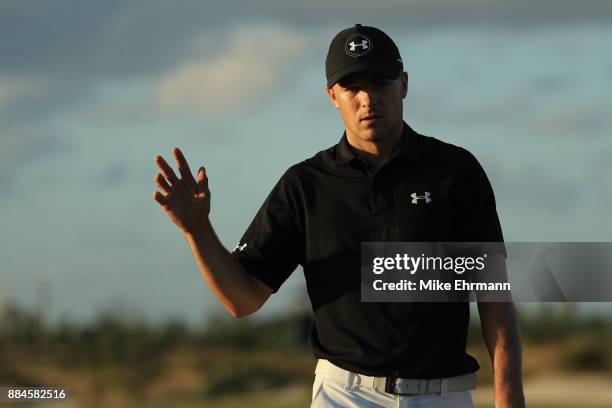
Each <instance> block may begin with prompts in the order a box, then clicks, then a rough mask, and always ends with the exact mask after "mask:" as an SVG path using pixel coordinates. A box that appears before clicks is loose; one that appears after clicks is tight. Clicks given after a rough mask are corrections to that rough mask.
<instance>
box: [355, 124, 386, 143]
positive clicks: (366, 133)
mask: <svg viewBox="0 0 612 408" xmlns="http://www.w3.org/2000/svg"><path fill="white" fill-rule="evenodd" d="M386 133H387V132H385V129H383V128H379V127H372V128H367V129H364V130H363V131H362V132H361V136H362V138H363V139H365V140H369V141H373V142H375V141H377V140H381V139H383V138H384V137H385V134H386Z"/></svg>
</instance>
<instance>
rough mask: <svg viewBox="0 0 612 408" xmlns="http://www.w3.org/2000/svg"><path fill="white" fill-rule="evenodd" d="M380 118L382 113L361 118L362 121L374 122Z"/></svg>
mask: <svg viewBox="0 0 612 408" xmlns="http://www.w3.org/2000/svg"><path fill="white" fill-rule="evenodd" d="M380 118H381V115H378V114H373V115H367V116H364V117H363V118H361V119H360V120H361V122H366V123H372V122H375V121H377V120H379V119H380Z"/></svg>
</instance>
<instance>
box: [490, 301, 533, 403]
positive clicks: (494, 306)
mask: <svg viewBox="0 0 612 408" xmlns="http://www.w3.org/2000/svg"><path fill="white" fill-rule="evenodd" d="M479 309H480V318H481V324H482V331H483V337H484V340H485V343H486V346H487V349H488V351H489V355H490V357H491V362H492V365H493V380H494V385H495V407H496V408H502V407H503V408H506V407H512V408H521V407H524V406H525V398H524V395H523V384H522V355H521V354H522V353H521V340H520V331H519V326H518V321H517V318H516V310H515V308H514V304H512V303H501V302H500V303H497V302H491V303H487V304H486V306H482V307H480V308H479Z"/></svg>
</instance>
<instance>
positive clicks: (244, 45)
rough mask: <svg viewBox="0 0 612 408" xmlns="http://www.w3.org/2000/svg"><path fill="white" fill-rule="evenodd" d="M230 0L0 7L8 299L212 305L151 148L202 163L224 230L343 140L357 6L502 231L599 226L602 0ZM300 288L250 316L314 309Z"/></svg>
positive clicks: (159, 310)
mask: <svg viewBox="0 0 612 408" xmlns="http://www.w3.org/2000/svg"><path fill="white" fill-rule="evenodd" d="M237 4H238V2H233V1H230V2H224V3H223V4H216V3H215V4H214V5H213V4H208V5H206V4H204V3H201V2H195V1H194V2H191V1H182V2H176V3H172V7H171V6H170V5H169V3H167V2H161V1H152V2H147V3H139V2H129V1H128V2H104V3H103V4H98V5H86V4H85V3H82V2H76V1H62V2H48V3H40V2H29V1H19V2H17V1H15V2H3V3H1V4H0V226H1V227H0V239H1V243H2V245H1V246H0V259H1V261H2V262H1V264H0V302H7V301H13V302H18V303H19V304H23V305H26V306H30V307H40V308H43V309H44V310H45V312H46V313H47V315H48V316H49V317H50V318H51V319H53V320H56V319H59V318H60V317H66V318H71V319H77V320H87V319H89V318H91V317H92V316H94V315H95V313H96V312H98V311H100V310H114V311H117V312H119V313H122V314H124V315H126V316H135V317H138V316H144V317H145V318H146V319H148V320H151V321H160V320H163V319H167V318H172V317H178V318H181V319H186V320H188V321H189V322H192V323H195V322H198V321H200V320H203V319H205V318H206V317H207V316H210V315H211V314H213V313H224V311H223V309H222V307H221V306H220V304H219V303H218V302H217V301H216V299H214V298H213V296H212V294H211V292H210V290H209V289H208V287H207V286H206V285H205V284H204V282H203V281H202V280H201V278H200V276H199V272H198V270H197V268H196V266H195V263H194V261H193V259H192V258H191V255H190V251H189V249H188V247H187V244H186V242H185V241H184V240H183V239H182V237H181V235H180V234H179V232H178V231H177V230H176V227H174V225H173V224H172V223H171V222H170V221H169V220H168V219H167V218H166V216H165V215H164V213H163V212H162V210H161V208H159V207H158V206H157V204H156V203H154V202H153V200H152V198H151V196H152V193H153V191H154V189H155V186H154V182H153V177H154V175H155V174H156V172H157V170H156V167H155V165H154V163H153V157H154V156H155V155H156V154H162V155H164V156H165V157H167V158H171V149H172V147H173V146H179V147H181V148H182V149H183V152H184V153H185V155H186V157H187V159H188V161H189V162H190V164H191V167H192V168H197V167H198V166H199V165H205V166H206V167H207V170H208V174H209V178H210V185H211V189H212V192H213V203H212V215H211V218H212V221H213V225H214V226H215V228H216V231H217V233H218V235H219V237H220V238H221V240H222V241H223V243H224V244H225V245H226V246H227V247H233V246H234V244H235V242H236V241H237V240H238V239H239V238H240V236H241V235H242V233H243V232H244V229H245V228H246V227H247V225H248V223H249V222H250V221H251V219H252V217H253V215H254V213H255V211H256V210H257V209H258V208H259V206H260V205H261V203H262V201H263V200H264V199H265V197H266V195H267V193H268V192H269V190H270V188H271V187H272V186H273V185H274V183H275V182H276V181H277V180H278V178H279V177H280V175H281V174H282V173H283V172H284V170H285V169H286V168H287V167H289V166H290V165H292V164H293V163H295V162H298V161H301V160H303V159H304V158H306V157H309V156H311V155H313V154H314V153H316V152H317V151H319V150H321V149H324V148H327V147H329V146H331V145H333V144H334V143H336V142H337V141H338V139H339V138H340V136H341V133H342V130H343V129H342V126H341V121H340V117H339V115H338V113H337V112H336V111H335V110H334V108H333V107H332V105H331V104H330V103H329V102H328V101H327V99H326V98H327V97H326V94H325V91H324V83H325V80H324V59H325V53H326V51H327V47H328V44H329V41H330V40H331V38H332V37H333V35H334V34H335V33H336V32H337V31H339V30H340V29H342V28H345V27H347V26H350V25H352V24H354V23H357V22H359V23H363V24H367V25H370V24H371V25H376V26H378V27H380V28H382V29H383V30H385V31H386V32H387V33H388V34H390V35H391V37H392V38H394V39H395V41H396V42H397V44H398V46H399V48H400V52H401V54H402V57H403V59H404V61H405V68H406V70H407V71H408V74H409V91H408V97H407V98H406V100H405V104H404V110H405V117H406V120H407V122H408V123H410V124H411V126H412V127H413V128H414V129H415V130H417V131H419V132H420V133H424V134H427V135H431V136H435V137H437V138H440V139H442V140H445V141H448V142H451V143H454V144H458V145H461V146H464V147H466V148H468V149H469V150H470V151H472V152H473V153H474V154H475V155H476V157H477V158H478V159H479V160H480V162H481V163H482V165H483V167H484V168H485V169H486V171H487V173H488V175H489V178H490V180H491V182H492V184H493V187H494V190H495V193H496V197H497V205H498V212H499V215H500V219H501V222H502V227H503V229H504V233H505V237H506V240H507V241H611V235H612V234H611V233H610V231H612V217H610V216H609V209H610V208H611V207H612V177H611V176H610V174H612V139H611V136H612V135H611V134H610V133H611V130H612V115H610V105H611V104H610V102H612V100H611V96H610V94H611V93H610V91H611V89H610V88H611V85H610V84H611V83H612V55H611V54H610V53H609V52H607V51H608V50H609V49H610V46H611V45H612V44H611V43H612V26H611V25H610V20H611V19H612V5H610V4H609V3H608V2H604V1H596V0H588V1H585V2H580V3H578V2H569V1H536V2H529V3H528V2H516V1H510V0H498V1H496V2H483V1H479V0H460V1H450V0H448V1H444V0H440V1H436V2H431V1H429V2H426V1H411V2H399V1H392V2H380V3H377V4H376V7H374V6H372V5H370V3H368V2H361V1H358V2H319V1H315V2H312V3H308V7H307V6H305V5H304V6H298V3H297V2H296V3H294V4H292V3H289V2H280V1H273V0H268V1H264V2H259V3H258V7H257V8H254V6H251V5H248V4H241V7H237ZM303 284H304V282H303V275H302V274H301V273H300V271H299V270H298V271H296V272H295V273H294V274H293V276H292V277H291V278H290V280H289V281H287V282H286V283H285V285H284V286H283V288H282V289H281V291H280V292H279V294H277V295H275V296H273V297H272V298H271V300H270V301H269V302H268V303H267V304H266V305H265V307H264V309H263V311H262V313H261V314H262V315H264V316H265V315H269V314H271V313H276V312H278V311H281V310H286V309H294V310H297V309H300V308H303V307H305V306H306V307H307V304H306V303H305V302H306V299H305V298H304V297H303V296H305V290H304V288H303ZM296 299H300V300H296Z"/></svg>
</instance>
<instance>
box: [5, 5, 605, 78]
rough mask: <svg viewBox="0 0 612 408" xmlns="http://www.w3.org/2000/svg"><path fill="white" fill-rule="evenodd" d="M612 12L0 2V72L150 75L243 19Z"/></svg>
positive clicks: (516, 18)
mask: <svg viewBox="0 0 612 408" xmlns="http://www.w3.org/2000/svg"><path fill="white" fill-rule="evenodd" d="M611 18H612V2H610V1H609V0H582V1H575V0H536V1H529V2H527V1H516V0H497V1H493V2H492V1H486V0H435V1H432V0H412V1H403V0H390V1H383V2H372V1H370V0H351V1H348V0H344V1H334V2H329V1H326V0H312V1H310V2H308V3H299V2H287V1H285V0H261V1H257V2H244V1H238V0H226V1H224V2H203V1H199V0H177V1H175V2H168V1H166V0H151V1H147V2H139V1H135V0H127V1H121V0H107V1H104V2H97V3H96V4H95V5H92V4H89V3H84V2H82V1H81V0H63V1H49V2H41V1H34V0H21V1H3V2H0V72H3V73H5V74H15V73H23V74H34V73H35V74H43V75H51V76H53V77H62V78H67V79H76V78H101V77H102V78H124V77H127V76H129V77H137V78H141V77H143V76H144V77H146V76H151V75H152V76H156V75H158V74H160V73H161V72H164V71H166V70H167V69H169V67H171V66H172V65H173V64H174V63H175V62H176V61H179V60H181V59H183V58H185V56H188V55H190V54H191V52H192V48H193V46H194V38H196V37H197V36H198V35H200V34H201V33H203V32H205V33H208V34H209V36H214V35H215V33H219V32H222V31H226V30H228V27H231V26H232V25H233V24H239V23H240V22H244V21H256V22H260V23H269V22H274V23H276V24H287V25H292V26H295V27H297V28H299V29H303V30H310V29H312V30H313V31H320V30H321V29H323V30H324V31H326V30H327V27H332V26H333V27H336V28H338V27H339V26H348V25H350V24H354V23H356V22H362V23H364V24H374V25H377V24H378V25H384V26H385V27H392V26H393V27H395V28H396V29H398V30H399V29H402V30H405V29H411V28H414V29H417V30H422V29H430V28H432V27H436V26H442V27H448V26H449V25H468V26H471V25H473V24H496V25H510V26H516V25H520V24H542V23H555V22H580V21H585V20H589V21H598V20H603V21H609V20H610V19H611ZM329 34H330V35H332V34H333V33H332V32H331V31H330V33H329ZM211 47H212V48H211V49H214V48H215V45H214V41H213V44H212V45H211Z"/></svg>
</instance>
